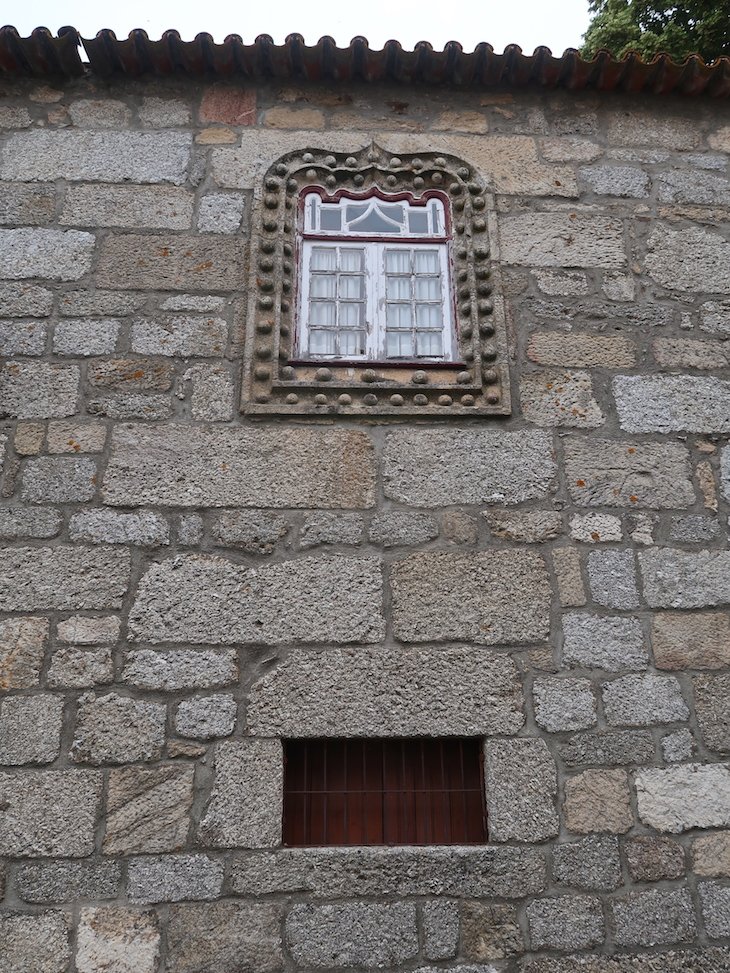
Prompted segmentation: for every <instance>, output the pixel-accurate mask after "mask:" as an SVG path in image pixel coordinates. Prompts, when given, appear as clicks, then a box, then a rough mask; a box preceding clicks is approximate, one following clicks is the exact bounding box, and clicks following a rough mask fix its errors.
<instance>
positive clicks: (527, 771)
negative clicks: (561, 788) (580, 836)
mask: <svg viewBox="0 0 730 973" xmlns="http://www.w3.org/2000/svg"><path fill="white" fill-rule="evenodd" d="M485 753H486V789H487V812H488V815H489V831H490V837H491V839H492V840H493V841H542V840H544V839H545V838H552V837H553V836H554V835H556V834H557V833H558V827H559V825H558V815H557V812H556V810H555V799H556V797H557V771H556V767H555V761H554V760H553V757H552V755H551V753H550V751H549V750H548V748H547V746H546V745H545V741H544V740H530V739H527V738H520V739H516V740H494V741H490V742H489V743H487V744H486V747H485Z"/></svg>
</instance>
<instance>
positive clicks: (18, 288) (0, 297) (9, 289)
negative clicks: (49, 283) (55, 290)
mask: <svg viewBox="0 0 730 973" xmlns="http://www.w3.org/2000/svg"><path fill="white" fill-rule="evenodd" d="M52 306H53V294H52V293H51V291H49V290H48V289H47V288H45V287H40V286H39V285H38V284H28V283H26V282H25V281H22V282H19V283H7V282H5V281H3V282H0V317H2V318H20V317H33V318H43V317H46V315H48V314H50V313H51V307H52Z"/></svg>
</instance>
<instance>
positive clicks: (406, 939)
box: [286, 902, 418, 967]
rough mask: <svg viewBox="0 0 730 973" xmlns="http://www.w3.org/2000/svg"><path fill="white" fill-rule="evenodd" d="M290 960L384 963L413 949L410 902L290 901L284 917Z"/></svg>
mask: <svg viewBox="0 0 730 973" xmlns="http://www.w3.org/2000/svg"><path fill="white" fill-rule="evenodd" d="M286 941H287V946H288V948H289V951H290V953H291V954H292V956H293V958H294V961H295V962H296V963H298V964H300V965H304V966H306V965H309V966H312V967H331V966H345V967H349V966H355V967H362V966H366V967H373V966H375V967H384V966H388V965H391V964H392V965H398V964H400V963H403V962H405V961H407V960H410V959H412V958H413V957H415V956H416V954H417V953H418V929H417V927H416V907H415V906H414V905H413V904H412V903H410V902H397V903H389V904H383V905H380V904H377V903H372V902H367V903H366V902H352V903H343V904H338V905H295V906H294V907H293V908H292V910H291V911H290V913H289V915H288V917H287V920H286Z"/></svg>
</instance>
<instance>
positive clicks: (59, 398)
mask: <svg viewBox="0 0 730 973" xmlns="http://www.w3.org/2000/svg"><path fill="white" fill-rule="evenodd" d="M80 377H81V372H80V371H79V368H78V366H77V365H48V364H46V363H45V362H12V363H10V364H4V365H2V366H0V418H3V417H5V416H10V417H11V418H18V419H52V418H54V417H56V416H72V415H73V414H74V412H76V398H77V396H78V391H79V379H80Z"/></svg>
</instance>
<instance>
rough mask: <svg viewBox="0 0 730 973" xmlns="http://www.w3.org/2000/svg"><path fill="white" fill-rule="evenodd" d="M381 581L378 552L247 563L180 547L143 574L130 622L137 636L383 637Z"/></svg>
mask: <svg viewBox="0 0 730 973" xmlns="http://www.w3.org/2000/svg"><path fill="white" fill-rule="evenodd" d="M333 577H336V578H337V579H338V584H337V586H336V587H333V586H332V578H333ZM381 586H382V581H381V574H380V564H379V562H378V561H377V560H376V559H375V558H372V557H368V558H364V557H363V558H349V557H342V556H333V557H331V558H327V559H323V558H299V559H297V560H289V561H286V562H284V563H283V564H267V565H264V566H263V567H261V568H253V569H247V568H245V567H243V566H242V565H239V564H236V563H234V562H232V561H228V560H225V559H223V558H219V557H208V556H204V555H179V556H178V557H176V558H174V559H171V560H168V561H165V562H163V563H162V564H155V565H152V566H151V567H150V569H149V570H148V572H147V573H146V574H145V575H144V576H143V578H142V580H141V581H140V583H139V586H138V588H137V597H136V600H135V603H134V605H133V607H132V610H131V612H130V618H129V627H130V632H131V636H132V639H133V640H135V641H148V642H197V643H200V644H205V643H207V644H211V643H217V644H222V643H235V642H254V643H268V644H277V643H280V642H340V641H341V642H377V641H379V640H380V639H381V638H382V636H383V631H384V622H383V618H382V615H381V599H382V595H381ZM325 593H326V600H324V599H323V595H324V594H325ZM211 594H213V597H211Z"/></svg>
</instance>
